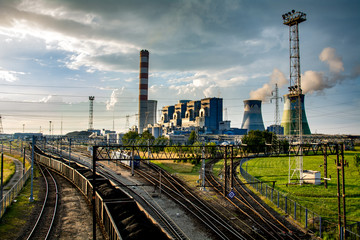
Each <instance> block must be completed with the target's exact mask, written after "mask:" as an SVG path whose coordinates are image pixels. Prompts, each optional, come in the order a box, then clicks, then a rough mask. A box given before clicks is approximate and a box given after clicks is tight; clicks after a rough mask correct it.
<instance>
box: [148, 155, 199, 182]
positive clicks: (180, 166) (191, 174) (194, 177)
mask: <svg viewBox="0 0 360 240" xmlns="http://www.w3.org/2000/svg"><path fill="white" fill-rule="evenodd" d="M152 162H153V163H155V164H156V165H158V166H159V167H161V168H163V169H164V170H166V171H168V172H169V173H172V174H176V176H177V177H179V178H180V179H182V180H184V181H185V182H186V183H188V184H189V185H190V186H192V187H196V186H198V185H199V184H198V180H199V170H200V167H201V165H200V164H198V165H195V166H194V165H192V164H191V163H176V162H174V161H173V160H161V161H156V160H154V161H152Z"/></svg>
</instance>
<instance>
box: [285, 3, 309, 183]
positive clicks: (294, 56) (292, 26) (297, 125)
mask: <svg viewBox="0 0 360 240" xmlns="http://www.w3.org/2000/svg"><path fill="white" fill-rule="evenodd" d="M282 18H283V24H284V25H287V26H289V42H290V87H289V98H290V99H291V102H293V103H290V106H291V104H295V105H296V106H294V109H295V111H294V113H293V114H292V113H290V114H289V117H290V119H289V124H290V133H291V132H292V133H295V134H294V135H295V136H296V137H297V139H296V140H297V143H298V144H299V145H298V146H299V156H298V157H295V159H294V160H293V159H291V157H290V156H289V183H290V182H291V180H293V179H295V180H296V181H298V183H299V184H300V185H301V184H302V183H303V157H302V142H303V141H302V134H303V129H302V124H303V121H302V98H303V95H302V89H301V72H300V50H299V24H300V23H302V22H305V21H306V14H305V13H303V12H299V11H295V10H292V11H291V12H288V13H285V14H283V15H282Z"/></svg>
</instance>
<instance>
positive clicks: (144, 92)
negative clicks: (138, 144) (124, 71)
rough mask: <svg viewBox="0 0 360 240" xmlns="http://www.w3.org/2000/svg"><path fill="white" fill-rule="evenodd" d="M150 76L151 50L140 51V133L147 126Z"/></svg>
mask: <svg viewBox="0 0 360 240" xmlns="http://www.w3.org/2000/svg"><path fill="white" fill-rule="evenodd" d="M148 77H149V52H148V51H147V50H141V51H140V74H139V124H138V125H139V133H140V134H141V133H142V132H143V129H144V127H145V126H146V124H147V123H146V112H147V100H148Z"/></svg>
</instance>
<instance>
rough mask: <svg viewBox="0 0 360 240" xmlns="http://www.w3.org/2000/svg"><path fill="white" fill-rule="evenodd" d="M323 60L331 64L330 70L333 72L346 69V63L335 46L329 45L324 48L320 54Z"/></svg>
mask: <svg viewBox="0 0 360 240" xmlns="http://www.w3.org/2000/svg"><path fill="white" fill-rule="evenodd" d="M319 59H320V60H321V61H322V62H326V63H327V64H328V65H329V68H330V71H331V72H333V73H340V72H343V71H344V64H343V62H342V58H341V57H340V56H336V50H335V48H331V47H327V48H324V49H323V50H322V52H321V53H320V55H319Z"/></svg>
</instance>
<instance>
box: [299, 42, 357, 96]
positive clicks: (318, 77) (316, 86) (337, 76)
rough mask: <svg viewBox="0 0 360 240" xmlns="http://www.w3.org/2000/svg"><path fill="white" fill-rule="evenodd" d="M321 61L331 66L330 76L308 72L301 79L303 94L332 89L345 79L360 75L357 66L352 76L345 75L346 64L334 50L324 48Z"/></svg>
mask: <svg viewBox="0 0 360 240" xmlns="http://www.w3.org/2000/svg"><path fill="white" fill-rule="evenodd" d="M319 59H320V61H322V62H325V63H327V64H328V65H329V70H330V74H329V75H328V76H325V74H324V73H323V72H315V71H306V72H305V73H304V74H303V75H302V77H301V88H302V90H303V93H304V94H305V93H310V94H311V93H314V92H318V91H323V90H324V89H327V88H332V87H334V86H335V85H336V84H339V83H341V82H342V81H344V80H345V79H354V78H356V77H358V76H359V75H360V66H359V65H358V66H356V67H355V69H354V72H353V73H352V74H351V75H344V74H342V72H344V64H343V62H342V58H341V57H340V56H338V55H336V50H335V49H334V48H330V47H327V48H324V49H323V50H322V52H321V53H320V55H319Z"/></svg>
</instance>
